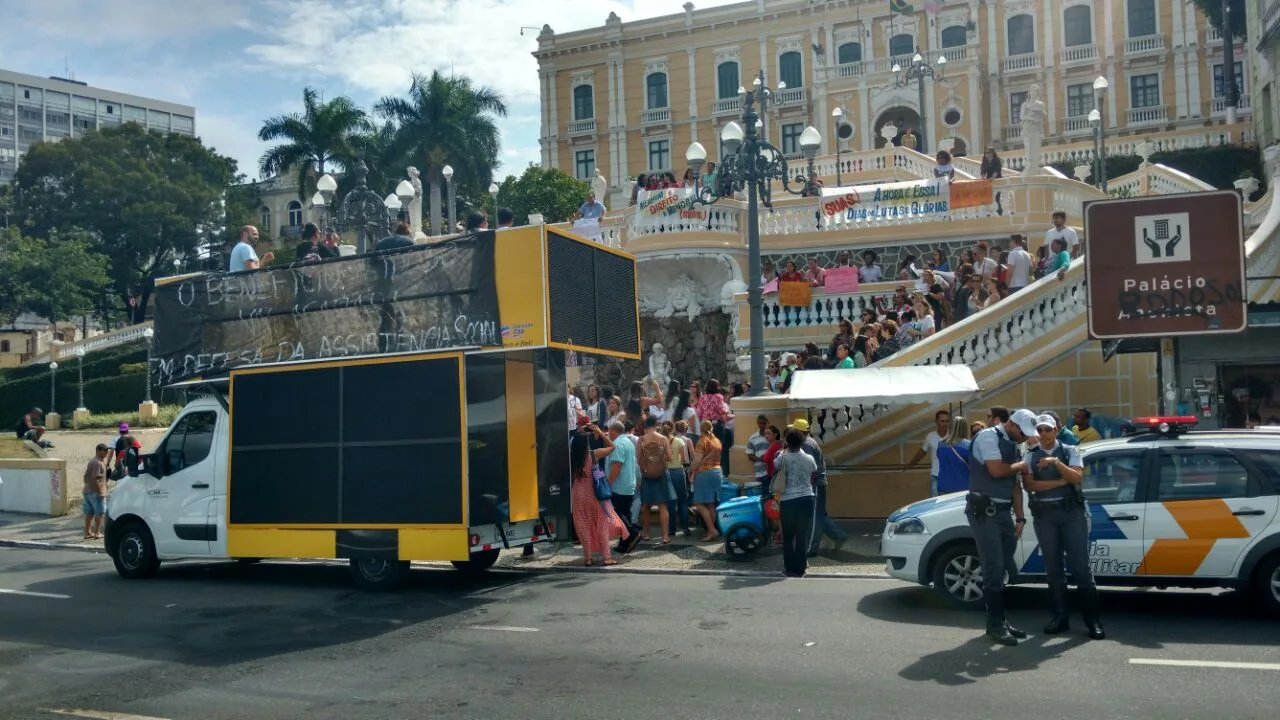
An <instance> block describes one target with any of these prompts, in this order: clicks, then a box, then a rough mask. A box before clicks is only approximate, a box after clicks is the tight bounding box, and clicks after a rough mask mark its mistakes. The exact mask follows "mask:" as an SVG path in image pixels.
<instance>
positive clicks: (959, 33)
mask: <svg viewBox="0 0 1280 720" xmlns="http://www.w3.org/2000/svg"><path fill="white" fill-rule="evenodd" d="M939 39H940V40H942V47H944V48H953V47H964V46H965V45H967V44H969V31H968V30H966V29H965V28H964V26H963V25H952V26H951V27H949V28H945V29H944V30H943V31H942V36H941V37H940V38H939Z"/></svg>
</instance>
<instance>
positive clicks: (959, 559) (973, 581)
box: [931, 543, 982, 609]
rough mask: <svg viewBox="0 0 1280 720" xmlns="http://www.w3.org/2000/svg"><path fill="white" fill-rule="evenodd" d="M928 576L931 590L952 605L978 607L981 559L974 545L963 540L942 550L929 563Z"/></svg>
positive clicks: (980, 603)
mask: <svg viewBox="0 0 1280 720" xmlns="http://www.w3.org/2000/svg"><path fill="white" fill-rule="evenodd" d="M931 575H932V577H933V589H934V590H936V591H937V592H938V594H939V595H941V596H942V597H943V598H945V599H946V600H947V602H948V603H950V604H951V605H952V606H954V607H957V608H962V609H969V608H979V607H982V561H981V560H979V559H978V548H977V547H976V546H974V545H971V544H968V543H965V544H961V545H953V546H952V547H949V548H947V549H946V550H944V551H942V553H940V554H939V555H938V557H937V558H936V559H935V560H934V562H933V572H932V573H931Z"/></svg>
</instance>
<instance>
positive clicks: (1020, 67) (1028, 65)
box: [1000, 53, 1041, 74]
mask: <svg viewBox="0 0 1280 720" xmlns="http://www.w3.org/2000/svg"><path fill="white" fill-rule="evenodd" d="M1040 65H1041V63H1040V53H1023V54H1021V55H1009V56H1008V57H1005V58H1004V59H1003V60H1002V61H1001V62H1000V68H1001V70H1002V71H1003V72H1004V73H1006V74H1007V73H1024V72H1030V71H1033V70H1039V69H1040Z"/></svg>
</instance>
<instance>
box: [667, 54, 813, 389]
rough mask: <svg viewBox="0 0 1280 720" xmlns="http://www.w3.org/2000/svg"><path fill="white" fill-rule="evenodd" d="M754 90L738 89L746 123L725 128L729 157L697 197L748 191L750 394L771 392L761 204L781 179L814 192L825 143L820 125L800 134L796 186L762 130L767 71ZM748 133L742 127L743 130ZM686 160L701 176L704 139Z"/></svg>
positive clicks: (768, 201)
mask: <svg viewBox="0 0 1280 720" xmlns="http://www.w3.org/2000/svg"><path fill="white" fill-rule="evenodd" d="M752 85H753V87H754V89H753V90H751V91H750V92H748V91H746V90H745V89H741V88H740V89H739V91H740V92H741V93H742V124H741V125H739V124H738V123H736V122H730V123H729V124H728V125H725V126H724V129H723V130H722V131H721V132H720V142H721V144H722V145H723V147H724V151H725V156H724V157H722V158H720V164H719V165H717V166H716V176H717V182H716V187H705V186H704V187H699V188H697V189H696V190H695V192H696V193H697V200H698V202H699V203H701V204H704V205H710V204H712V203H715V202H716V201H718V200H720V199H721V198H724V197H728V198H732V197H733V195H734V193H736V192H740V191H742V190H746V191H747V274H748V275H749V276H750V277H748V278H747V306H748V307H749V308H750V312H751V342H750V353H751V392H750V393H748V394H749V395H753V396H754V395H767V394H769V390H768V385H767V384H766V383H765V376H764V367H765V362H764V312H763V306H764V292H763V288H762V287H761V284H760V272H761V270H760V264H761V263H760V207H759V206H760V204H764V206H765V207H771V206H772V187H773V181H774V180H780V181H781V182H782V187H783V189H785V190H786V191H787V192H789V193H791V194H793V195H805V194H810V193H811V192H812V191H814V190H815V189H816V188H815V185H814V180H815V177H814V172H813V158H814V156H815V155H817V153H818V146H819V145H821V144H822V135H821V134H820V133H819V132H818V130H817V129H816V128H813V127H808V128H805V130H804V132H803V133H801V134H800V149H801V150H803V151H804V155H805V157H806V158H807V159H808V169H807V171H806V172H807V173H808V175H807V176H803V175H798V176H796V177H795V181H796V182H797V183H798V184H799V185H800V186H799V187H796V188H793V187H791V184H790V183H791V172H790V170H789V169H788V167H787V158H786V157H785V156H783V154H782V153H781V152H780V151H779V150H778V148H776V147H774V146H772V145H770V144H769V143H768V142H767V141H766V140H764V139H762V138H761V137H760V136H759V134H758V133H757V125H756V121H757V120H758V119H759V116H758V115H757V114H756V105H757V104H760V106H761V108H760V109H761V110H762V111H763V110H764V109H765V108H764V103H765V102H766V101H767V98H768V97H769V95H770V94H771V93H769V92H768V88H765V87H764V71H761V72H760V75H759V76H758V77H757V78H756V80H755V82H754V83H752ZM744 127H745V128H746V131H745V132H744V131H743V128H744ZM685 160H686V161H688V163H689V166H690V167H691V168H693V172H694V174H695V175H700V174H701V171H702V165H703V163H705V162H706V160H707V150H706V148H704V147H703V146H702V143H698V142H695V143H693V144H692V145H690V146H689V150H688V151H687V152H686V153H685Z"/></svg>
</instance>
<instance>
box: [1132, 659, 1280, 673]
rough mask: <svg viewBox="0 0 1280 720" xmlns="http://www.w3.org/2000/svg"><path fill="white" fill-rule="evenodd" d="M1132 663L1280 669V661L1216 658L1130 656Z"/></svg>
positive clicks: (1238, 668) (1232, 668)
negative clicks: (1173, 658)
mask: <svg viewBox="0 0 1280 720" xmlns="http://www.w3.org/2000/svg"><path fill="white" fill-rule="evenodd" d="M1129 664H1130V665H1164V666H1167V667H1195V668H1222V669H1227V670H1273V671H1280V663H1255V662H1227V661H1214V660H1160V659H1158V658H1130V659H1129Z"/></svg>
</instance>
